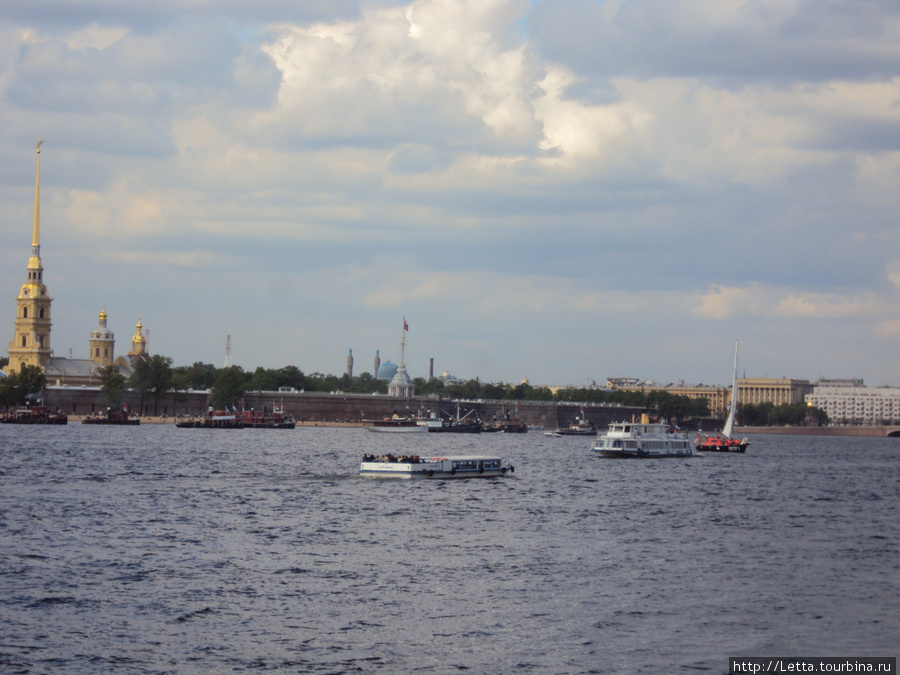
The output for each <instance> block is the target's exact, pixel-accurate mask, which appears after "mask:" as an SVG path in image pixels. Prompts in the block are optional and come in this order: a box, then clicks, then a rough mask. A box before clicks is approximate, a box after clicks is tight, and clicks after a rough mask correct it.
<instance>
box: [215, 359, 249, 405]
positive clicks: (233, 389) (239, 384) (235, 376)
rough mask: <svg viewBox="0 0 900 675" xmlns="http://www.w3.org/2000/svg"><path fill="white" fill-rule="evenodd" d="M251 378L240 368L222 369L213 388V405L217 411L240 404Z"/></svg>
mask: <svg viewBox="0 0 900 675" xmlns="http://www.w3.org/2000/svg"><path fill="white" fill-rule="evenodd" d="M248 382H249V378H248V377H247V374H246V373H245V372H244V371H243V369H242V368H241V367H240V366H230V367H228V368H222V369H221V370H220V371H219V376H218V377H217V378H216V381H215V382H214V383H213V386H212V401H211V402H212V405H213V407H215V408H216V409H217V410H221V409H223V408H226V407H231V406H233V405H236V404H237V403H239V402H240V400H241V399H242V398H243V397H244V392H245V391H247V384H248Z"/></svg>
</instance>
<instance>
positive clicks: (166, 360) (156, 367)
mask: <svg viewBox="0 0 900 675" xmlns="http://www.w3.org/2000/svg"><path fill="white" fill-rule="evenodd" d="M149 365H150V370H149V378H150V382H149V384H150V391H151V393H152V396H153V414H154V415H156V414H158V413H159V402H160V401H161V400H162V399H164V398H168V396H169V395H170V394H171V393H172V392H173V391H174V389H173V387H172V377H173V375H174V372H173V371H172V359H171V358H170V357H168V356H161V355H159V354H154V355H153V356H151V357H150V364H149Z"/></svg>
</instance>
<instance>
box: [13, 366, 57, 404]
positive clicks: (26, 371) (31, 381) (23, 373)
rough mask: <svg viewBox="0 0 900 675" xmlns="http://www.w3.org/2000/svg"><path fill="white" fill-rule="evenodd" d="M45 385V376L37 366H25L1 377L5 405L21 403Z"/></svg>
mask: <svg viewBox="0 0 900 675" xmlns="http://www.w3.org/2000/svg"><path fill="white" fill-rule="evenodd" d="M45 386H47V376H46V375H44V371H43V370H41V369H40V368H39V367H38V366H25V367H23V368H22V369H21V370H18V371H16V372H14V373H12V374H10V376H9V377H6V378H4V379H3V387H4V389H5V390H6V394H5V395H4V398H5V399H6V405H22V404H24V403H25V401H26V400H27V399H28V398H29V397H31V396H33V395H34V394H37V393H40V391H41V390H42V389H43V388H44V387H45Z"/></svg>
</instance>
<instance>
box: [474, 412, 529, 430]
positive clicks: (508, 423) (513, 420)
mask: <svg viewBox="0 0 900 675" xmlns="http://www.w3.org/2000/svg"><path fill="white" fill-rule="evenodd" d="M516 407H517V409H518V406H516ZM517 414H518V413H517ZM484 431H486V432H493V433H504V434H524V433H527V432H528V425H527V424H525V422H523V421H522V420H520V419H519V418H518V417H510V414H509V410H507V411H506V412H504V413H503V419H501V420H495V421H494V423H493V424H489V425H487V426H485V427H484Z"/></svg>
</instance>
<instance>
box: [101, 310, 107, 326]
mask: <svg viewBox="0 0 900 675" xmlns="http://www.w3.org/2000/svg"><path fill="white" fill-rule="evenodd" d="M100 325H101V326H105V325H106V305H103V306H102V307H101V308H100Z"/></svg>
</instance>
